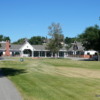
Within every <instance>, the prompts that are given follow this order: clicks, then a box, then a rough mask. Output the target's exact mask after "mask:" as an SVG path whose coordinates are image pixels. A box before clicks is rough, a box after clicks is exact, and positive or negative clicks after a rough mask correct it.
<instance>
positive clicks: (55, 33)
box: [46, 23, 64, 54]
mask: <svg viewBox="0 0 100 100" xmlns="http://www.w3.org/2000/svg"><path fill="white" fill-rule="evenodd" d="M48 29H49V32H48V35H49V36H50V41H49V43H48V44H47V47H46V48H47V49H48V50H50V51H51V52H52V53H54V54H56V53H58V51H59V50H60V49H61V48H62V47H63V45H62V43H63V40H64V36H63V34H62V28H61V26H60V24H59V23H57V24H55V23H53V24H51V26H49V27H48Z"/></svg>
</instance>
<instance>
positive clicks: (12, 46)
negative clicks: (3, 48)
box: [10, 44, 22, 50]
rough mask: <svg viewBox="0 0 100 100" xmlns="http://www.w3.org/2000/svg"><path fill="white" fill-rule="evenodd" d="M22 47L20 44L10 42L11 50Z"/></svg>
mask: <svg viewBox="0 0 100 100" xmlns="http://www.w3.org/2000/svg"><path fill="white" fill-rule="evenodd" d="M21 47H22V45H18V44H11V48H10V49H13V50H19V49H20V48H21Z"/></svg>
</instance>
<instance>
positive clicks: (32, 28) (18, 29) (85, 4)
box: [0, 0, 100, 42]
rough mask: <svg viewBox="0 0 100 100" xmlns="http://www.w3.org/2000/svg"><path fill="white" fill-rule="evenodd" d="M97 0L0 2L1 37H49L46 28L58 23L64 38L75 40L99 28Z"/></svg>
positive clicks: (99, 9) (12, 38) (99, 4)
mask: <svg viewBox="0 0 100 100" xmlns="http://www.w3.org/2000/svg"><path fill="white" fill-rule="evenodd" d="M99 16H100V0H0V34H2V35H4V36H9V37H10V38H11V41H12V42H13V41H16V40H18V39H19V38H24V37H25V38H30V37H32V36H48V26H50V25H51V23H53V22H55V23H60V25H61V27H62V30H63V34H64V36H65V37H66V36H68V37H75V36H77V35H78V34H81V33H82V32H84V30H85V28H86V27H89V26H93V25H95V24H98V25H100V20H99Z"/></svg>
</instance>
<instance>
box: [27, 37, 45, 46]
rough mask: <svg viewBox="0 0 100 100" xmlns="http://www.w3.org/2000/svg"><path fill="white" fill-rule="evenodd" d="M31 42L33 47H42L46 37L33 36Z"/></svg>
mask: <svg viewBox="0 0 100 100" xmlns="http://www.w3.org/2000/svg"><path fill="white" fill-rule="evenodd" d="M29 42H30V43H31V44H32V45H41V44H42V43H43V42H45V37H41V36H33V37H31V38H30V39H29Z"/></svg>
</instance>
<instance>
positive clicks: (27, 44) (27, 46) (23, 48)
mask: <svg viewBox="0 0 100 100" xmlns="http://www.w3.org/2000/svg"><path fill="white" fill-rule="evenodd" d="M25 49H30V50H31V51H33V50H34V48H33V47H32V46H31V45H30V43H29V42H27V41H26V42H25V44H24V45H22V47H21V48H20V50H21V51H23V50H25Z"/></svg>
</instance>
